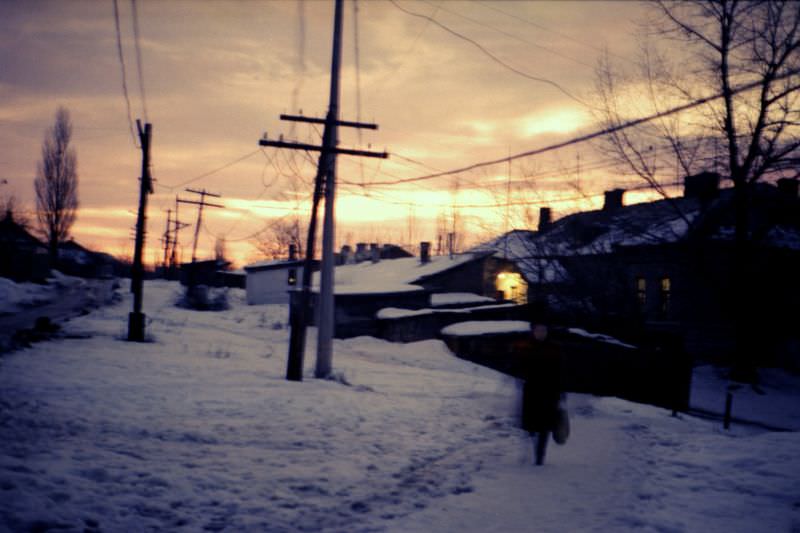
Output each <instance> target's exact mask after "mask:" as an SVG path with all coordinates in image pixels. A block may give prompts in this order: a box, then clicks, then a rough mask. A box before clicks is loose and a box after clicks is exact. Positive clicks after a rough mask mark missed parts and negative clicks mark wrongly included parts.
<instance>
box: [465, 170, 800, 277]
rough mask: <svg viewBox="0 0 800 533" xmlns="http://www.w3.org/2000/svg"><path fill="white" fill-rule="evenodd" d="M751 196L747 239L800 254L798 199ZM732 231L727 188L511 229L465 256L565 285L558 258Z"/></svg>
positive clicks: (774, 192)
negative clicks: (540, 227) (488, 258)
mask: <svg viewBox="0 0 800 533" xmlns="http://www.w3.org/2000/svg"><path fill="white" fill-rule="evenodd" d="M751 192H752V194H750V195H749V200H750V216H749V228H748V229H749V232H750V234H751V235H752V236H753V238H754V239H755V240H757V242H758V243H759V244H760V245H761V246H767V247H772V248H781V249H791V250H795V251H800V200H798V199H796V198H795V199H792V198H786V197H782V196H781V194H780V192H779V190H778V188H777V187H775V186H774V185H770V184H767V183H759V184H756V185H754V186H753V188H752V191H751ZM787 202H788V204H789V205H788V208H787ZM734 227H735V221H734V210H733V189H722V190H720V191H719V193H718V194H717V196H716V198H714V199H713V200H711V201H709V202H708V203H702V202H701V201H700V199H698V198H694V197H689V198H687V197H681V198H671V199H662V200H657V201H654V202H646V203H639V204H633V205H629V206H623V207H621V208H618V209H615V210H602V209H601V210H596V211H585V212H580V213H574V214H572V215H568V216H566V217H564V218H562V219H559V220H557V221H555V222H553V223H552V224H551V225H550V226H549V227H548V228H547V229H545V230H544V231H539V232H535V231H528V230H514V231H511V232H509V233H506V234H504V235H501V236H500V237H498V238H496V239H493V240H491V241H489V242H486V243H483V244H481V245H478V246H476V247H475V248H474V249H473V250H471V251H473V252H491V253H493V255H494V256H495V257H499V258H506V259H508V260H510V261H513V262H515V263H516V264H517V266H518V268H519V269H520V271H521V272H522V274H523V275H524V276H525V277H526V279H528V281H529V282H538V281H540V279H539V278H540V276H542V278H543V281H548V282H553V281H565V280H566V279H568V274H567V271H566V269H565V268H564V266H563V264H562V261H561V259H563V258H564V257H570V256H576V255H595V254H607V253H611V252H613V251H615V250H618V249H619V248H621V247H633V246H647V245H659V244H665V243H676V242H680V241H684V240H686V239H687V238H692V237H694V236H697V237H703V238H707V239H711V240H714V241H717V242H719V241H732V240H733V238H734Z"/></svg>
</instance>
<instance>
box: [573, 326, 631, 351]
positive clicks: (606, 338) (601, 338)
mask: <svg viewBox="0 0 800 533" xmlns="http://www.w3.org/2000/svg"><path fill="white" fill-rule="evenodd" d="M567 331H568V332H570V333H572V334H573V335H577V336H579V337H586V338H587V339H592V340H596V341H600V342H605V343H607V344H615V345H617V346H622V347H623V348H633V349H635V348H636V346H633V345H632V344H627V343H624V342H622V341H621V340H619V339H616V338H614V337H611V336H609V335H604V334H602V333H589V332H588V331H586V330H585V329H580V328H569V329H568V330H567Z"/></svg>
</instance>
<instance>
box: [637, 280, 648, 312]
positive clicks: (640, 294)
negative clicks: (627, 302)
mask: <svg viewBox="0 0 800 533" xmlns="http://www.w3.org/2000/svg"><path fill="white" fill-rule="evenodd" d="M636 304H637V305H638V306H639V311H644V308H645V306H646V305H647V280H646V279H644V278H636Z"/></svg>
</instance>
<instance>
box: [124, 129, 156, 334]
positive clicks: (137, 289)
mask: <svg viewBox="0 0 800 533" xmlns="http://www.w3.org/2000/svg"><path fill="white" fill-rule="evenodd" d="M136 128H137V129H138V130H139V143H140V144H141V146H142V176H141V178H140V180H139V181H140V183H139V213H138V215H137V217H136V245H135V246H134V251H133V266H132V267H131V292H133V311H132V312H131V313H130V314H129V315H128V340H129V341H136V342H144V333H145V332H144V329H145V327H144V326H145V315H144V313H142V288H143V285H144V266H143V264H142V252H143V250H144V238H145V224H146V222H147V197H148V195H150V194H153V180H152V178H151V176H150V141H151V139H152V135H153V125H152V124H145V125H144V130H142V123H141V121H140V120H137V121H136Z"/></svg>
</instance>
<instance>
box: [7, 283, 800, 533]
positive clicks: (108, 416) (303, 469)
mask: <svg viewBox="0 0 800 533" xmlns="http://www.w3.org/2000/svg"><path fill="white" fill-rule="evenodd" d="M121 292H122V294H123V295H124V296H125V300H124V301H123V302H122V303H120V304H118V305H115V306H112V307H105V308H102V309H100V310H98V311H94V312H92V313H91V314H89V315H87V316H85V317H81V318H78V319H74V320H72V321H70V322H69V323H68V324H67V325H66V330H67V332H68V333H71V334H76V335H73V336H75V337H79V336H81V335H80V334H86V335H91V337H90V338H83V339H80V338H72V339H63V340H56V341H52V342H47V343H41V344H37V345H35V346H34V348H32V349H28V350H23V351H18V352H14V353H12V354H8V355H5V356H4V357H2V358H0V530H9V531H33V530H36V531H46V530H48V529H58V530H63V531H100V530H102V531H126V532H127V531H149V530H164V531H172V530H184V531H202V530H211V531H270V532H273V531H274V532H283V531H348V532H366V531H392V532H416V531H420V532H427V531H435V532H448V531H453V532H455V531H464V532H487V531H497V532H514V531H543V532H549V531H554V532H555V531H557V532H565V531H604V532H605V531H659V532H667V531H676V532H677V531H703V532H704V533H706V532H717V531H719V532H723V531H725V532H728V531H747V532H751V531H770V532H772V531H787V532H788V531H800V457H798V453H797V452H798V450H800V436H798V433H797V432H768V431H765V430H763V429H759V428H757V427H750V426H745V425H734V427H733V429H732V430H731V431H724V430H722V429H721V427H720V424H719V423H718V422H714V421H708V420H703V419H697V418H693V417H688V416H681V417H679V418H673V417H670V416H669V413H668V412H666V411H664V410H663V409H658V408H654V407H649V406H642V405H637V404H633V403H630V402H626V401H623V400H619V399H615V398H594V397H589V396H583V395H571V396H570V400H569V403H570V410H571V415H572V436H571V437H570V440H569V442H568V443H567V444H566V445H565V446H563V447H559V446H555V445H553V444H551V447H550V450H549V452H548V457H547V464H546V465H545V466H543V467H534V466H532V465H531V462H532V457H531V455H532V453H531V450H530V443H529V441H528V438H527V436H526V435H525V434H523V433H522V432H521V431H520V430H518V429H517V428H516V426H515V416H514V413H515V410H516V402H517V398H518V390H517V384H516V382H515V381H514V380H511V379H509V378H506V377H504V376H501V375H499V374H497V373H495V372H493V371H491V370H488V369H485V368H482V367H479V366H476V365H473V364H471V363H467V362H464V361H461V360H458V359H456V358H455V357H453V356H452V355H450V354H449V352H448V351H447V349H446V347H445V346H444V345H443V344H442V343H441V342H438V341H425V342H419V343H413V344H406V345H403V344H392V343H387V342H384V341H380V340H377V339H372V338H364V337H362V338H357V339H350V340H346V341H336V342H335V345H334V350H335V355H334V367H335V369H336V372H337V377H338V379H337V380H331V381H320V380H314V379H311V377H310V376H311V369H312V367H313V363H314V361H313V357H307V360H306V369H307V375H308V377H307V379H306V380H305V381H303V382H302V383H293V382H287V381H286V380H285V379H284V378H283V375H284V372H285V359H286V357H285V354H286V342H287V337H288V331H287V329H286V320H287V312H286V308H285V307H282V306H252V307H248V306H246V305H244V303H243V300H244V297H243V293H242V292H241V291H232V292H231V294H232V298H231V299H232V304H233V305H232V309H231V310H229V311H225V312H219V313H210V312H207V313H199V312H193V311H188V310H185V309H178V308H175V307H174V306H173V305H172V301H173V299H174V298H175V292H176V285H175V284H173V283H168V282H148V283H146V285H145V311H146V313H147V315H148V319H149V320H150V322H149V324H148V329H147V330H148V334H149V335H151V336H152V341H153V342H149V343H144V344H133V343H127V342H124V341H122V340H120V339H121V338H122V337H123V335H124V332H125V329H126V317H127V313H128V312H129V311H130V300H129V294H128V293H127V291H124V290H123V291H121ZM311 333H312V335H310V337H309V339H310V340H311V342H310V344H311V345H310V346H309V347H308V353H309V354H313V353H314V345H313V340H312V339H313V333H315V330H313V329H312V330H311ZM718 380H719V378H718V377H717V376H716V375H715V374H714V373H713V372H711V371H701V372H700V373H699V375H698V376H697V379H695V384H694V390H695V391H700V393H702V394H706V397H707V398H709V402H711V403H714V402H716V400H714V402H712V400H711V399H712V398H718V397H719V395H720V394H724V392H722V393H720V387H722V386H724V383H721V382H718ZM796 386H797V383H796V381H791V380H789V379H788V378H786V381H784V382H781V383H777V381H776V383H775V384H774V387H773V389H774V391H779V390H787V389H792V388H793V387H796ZM792 390H794V392H796V389H792ZM774 391H773V390H772V389H770V390H769V391H768V392H774ZM794 392H789V393H787V394H786V395H784V396H781V397H782V398H793V397H794V398H796V396H795V395H794ZM737 394H738V393H737ZM749 397H750V396H746V395H745V394H741V395H740V397H737V402H739V404H740V405H739V407H740V408H742V409H744V408H745V407H744V406H745V404H747V398H749ZM767 397H769V394H768V395H767ZM759 398H761V397H760V396H759ZM787 401H788V400H787ZM782 405H783V404H782ZM768 407H770V408H771V406H768ZM795 409H796V407H795ZM749 413H750V414H751V415H752V416H757V415H758V413H759V410H758V406H756V407H754V408H753V409H752V410H751V411H750V412H749ZM775 416H776V417H778V418H780V415H779V414H776V415H775ZM789 418H791V417H789ZM779 421H781V422H785V424H783V425H786V424H789V423H791V422H792V420H788V421H787V420H779ZM795 429H797V428H795Z"/></svg>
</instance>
